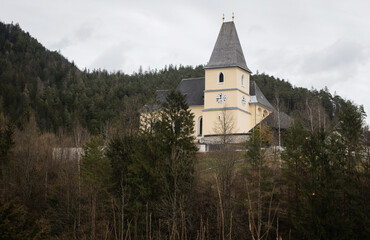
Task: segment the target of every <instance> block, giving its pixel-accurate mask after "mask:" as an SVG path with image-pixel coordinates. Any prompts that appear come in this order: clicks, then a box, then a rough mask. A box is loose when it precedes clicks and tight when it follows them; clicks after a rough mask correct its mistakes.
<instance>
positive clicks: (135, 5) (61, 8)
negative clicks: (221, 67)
mask: <svg viewBox="0 0 370 240" xmlns="http://www.w3.org/2000/svg"><path fill="white" fill-rule="evenodd" d="M232 12H234V13H235V24H236V28H237V31H238V35H239V39H240V42H241V45H242V48H243V51H244V56H245V58H246V61H247V65H248V66H249V68H250V69H251V71H252V72H254V73H256V72H257V70H258V71H259V72H260V73H261V72H264V73H266V74H269V75H273V76H275V77H279V78H284V79H286V80H288V81H289V82H291V83H292V84H293V85H295V86H300V87H306V88H311V87H314V88H316V89H321V88H324V87H325V86H327V87H328V88H329V90H330V92H331V93H334V92H336V93H337V94H338V95H340V96H342V97H344V98H346V99H350V100H353V101H354V102H355V103H357V104H363V105H364V107H365V110H366V112H367V113H368V115H369V116H368V117H367V123H368V124H370V100H369V99H370V98H369V95H370V84H369V80H370V79H369V77H370V1H367V0H363V1H361V0H351V1H346V0H333V1H331V0H326V1H322V0H317V1H316V0H302V1H301V0H279V1H271V0H269V1H268V0H250V1H248V0H240V1H238V0H235V1H231V0H224V1H219V0H212V1H211V0H209V1H201V0H191V1H185V0H182V1H176V0H168V1H167V0H166V1H159V0H158V1H152V0H145V1H144V0H132V1H126V0H121V1H119V0H104V1H103V0H100V1H98V0H60V1H59V0H32V1H29V0H23V1H22V0H12V1H10V0H0V21H2V22H5V23H11V22H13V23H19V24H20V26H21V28H22V29H23V30H25V31H27V32H29V33H30V34H31V35H32V36H33V37H35V38H36V39H37V40H38V41H39V42H40V43H42V44H43V45H44V46H45V47H46V48H48V49H50V50H60V52H61V54H63V55H64V56H65V57H66V58H68V59H69V60H70V61H72V60H73V61H74V62H75V64H76V65H77V66H78V67H79V68H80V69H84V68H88V69H96V68H101V69H107V70H108V71H118V70H120V71H123V72H125V73H132V72H133V71H137V70H138V69H139V67H140V66H142V67H143V69H144V70H147V69H149V68H150V69H155V68H157V69H161V68H163V67H164V66H165V65H168V64H174V65H180V64H182V65H193V66H195V65H199V64H206V63H207V61H208V60H209V58H210V56H211V53H212V50H213V47H214V44H215V41H216V38H217V35H218V32H219V30H220V27H221V24H222V14H223V13H224V14H225V21H230V20H231V16H232Z"/></svg>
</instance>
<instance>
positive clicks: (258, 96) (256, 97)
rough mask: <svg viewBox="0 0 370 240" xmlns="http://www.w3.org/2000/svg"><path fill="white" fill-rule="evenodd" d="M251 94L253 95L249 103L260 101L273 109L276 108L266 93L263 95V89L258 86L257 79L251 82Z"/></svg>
mask: <svg viewBox="0 0 370 240" xmlns="http://www.w3.org/2000/svg"><path fill="white" fill-rule="evenodd" d="M249 94H250V96H251V98H250V101H249V103H259V104H261V105H262V106H264V107H266V108H267V109H269V110H271V111H272V110H274V107H273V106H272V105H271V103H270V102H269V101H268V100H267V98H266V97H265V95H263V93H262V91H261V89H260V88H259V87H258V85H257V83H256V82H255V81H251V82H250V85H249Z"/></svg>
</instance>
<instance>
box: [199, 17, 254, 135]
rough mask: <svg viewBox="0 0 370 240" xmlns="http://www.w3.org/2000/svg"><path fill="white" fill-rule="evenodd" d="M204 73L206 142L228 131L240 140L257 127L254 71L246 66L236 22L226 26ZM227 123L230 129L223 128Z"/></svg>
mask: <svg viewBox="0 0 370 240" xmlns="http://www.w3.org/2000/svg"><path fill="white" fill-rule="evenodd" d="M204 70H205V89H204V109H203V114H202V115H203V126H204V129H203V133H204V137H205V139H207V137H208V139H212V137H214V136H217V135H220V134H223V133H222V131H224V130H227V131H228V132H230V133H232V134H233V135H234V136H235V138H237V139H240V138H243V136H246V134H247V133H248V131H249V130H250V129H251V128H252V127H253V126H251V125H252V121H251V118H252V116H251V112H250V109H249V108H250V106H249V102H250V89H249V87H250V74H251V71H250V70H249V68H248V66H247V64H246V61H245V58H244V54H243V50H242V47H241V45H240V41H239V37H238V34H237V32H236V28H235V24H234V22H233V21H232V22H224V23H223V24H222V26H221V30H220V32H219V34H218V38H217V41H216V44H215V47H214V49H213V52H212V55H211V58H210V60H209V62H208V64H207V65H206V66H205V67H204ZM225 124H227V127H225V126H221V125H225ZM225 128H228V129H225ZM231 128H232V129H231ZM228 132H226V133H227V134H228ZM236 141H238V140H236Z"/></svg>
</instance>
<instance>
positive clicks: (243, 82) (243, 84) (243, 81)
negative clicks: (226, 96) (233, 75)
mask: <svg viewBox="0 0 370 240" xmlns="http://www.w3.org/2000/svg"><path fill="white" fill-rule="evenodd" d="M241 84H242V87H245V80H244V74H243V75H242V81H241Z"/></svg>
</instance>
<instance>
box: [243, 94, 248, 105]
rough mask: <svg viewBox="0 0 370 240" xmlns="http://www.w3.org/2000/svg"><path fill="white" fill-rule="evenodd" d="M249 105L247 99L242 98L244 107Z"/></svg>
mask: <svg viewBox="0 0 370 240" xmlns="http://www.w3.org/2000/svg"><path fill="white" fill-rule="evenodd" d="M246 103H247V99H245V96H243V97H242V105H243V106H245V104H246Z"/></svg>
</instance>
